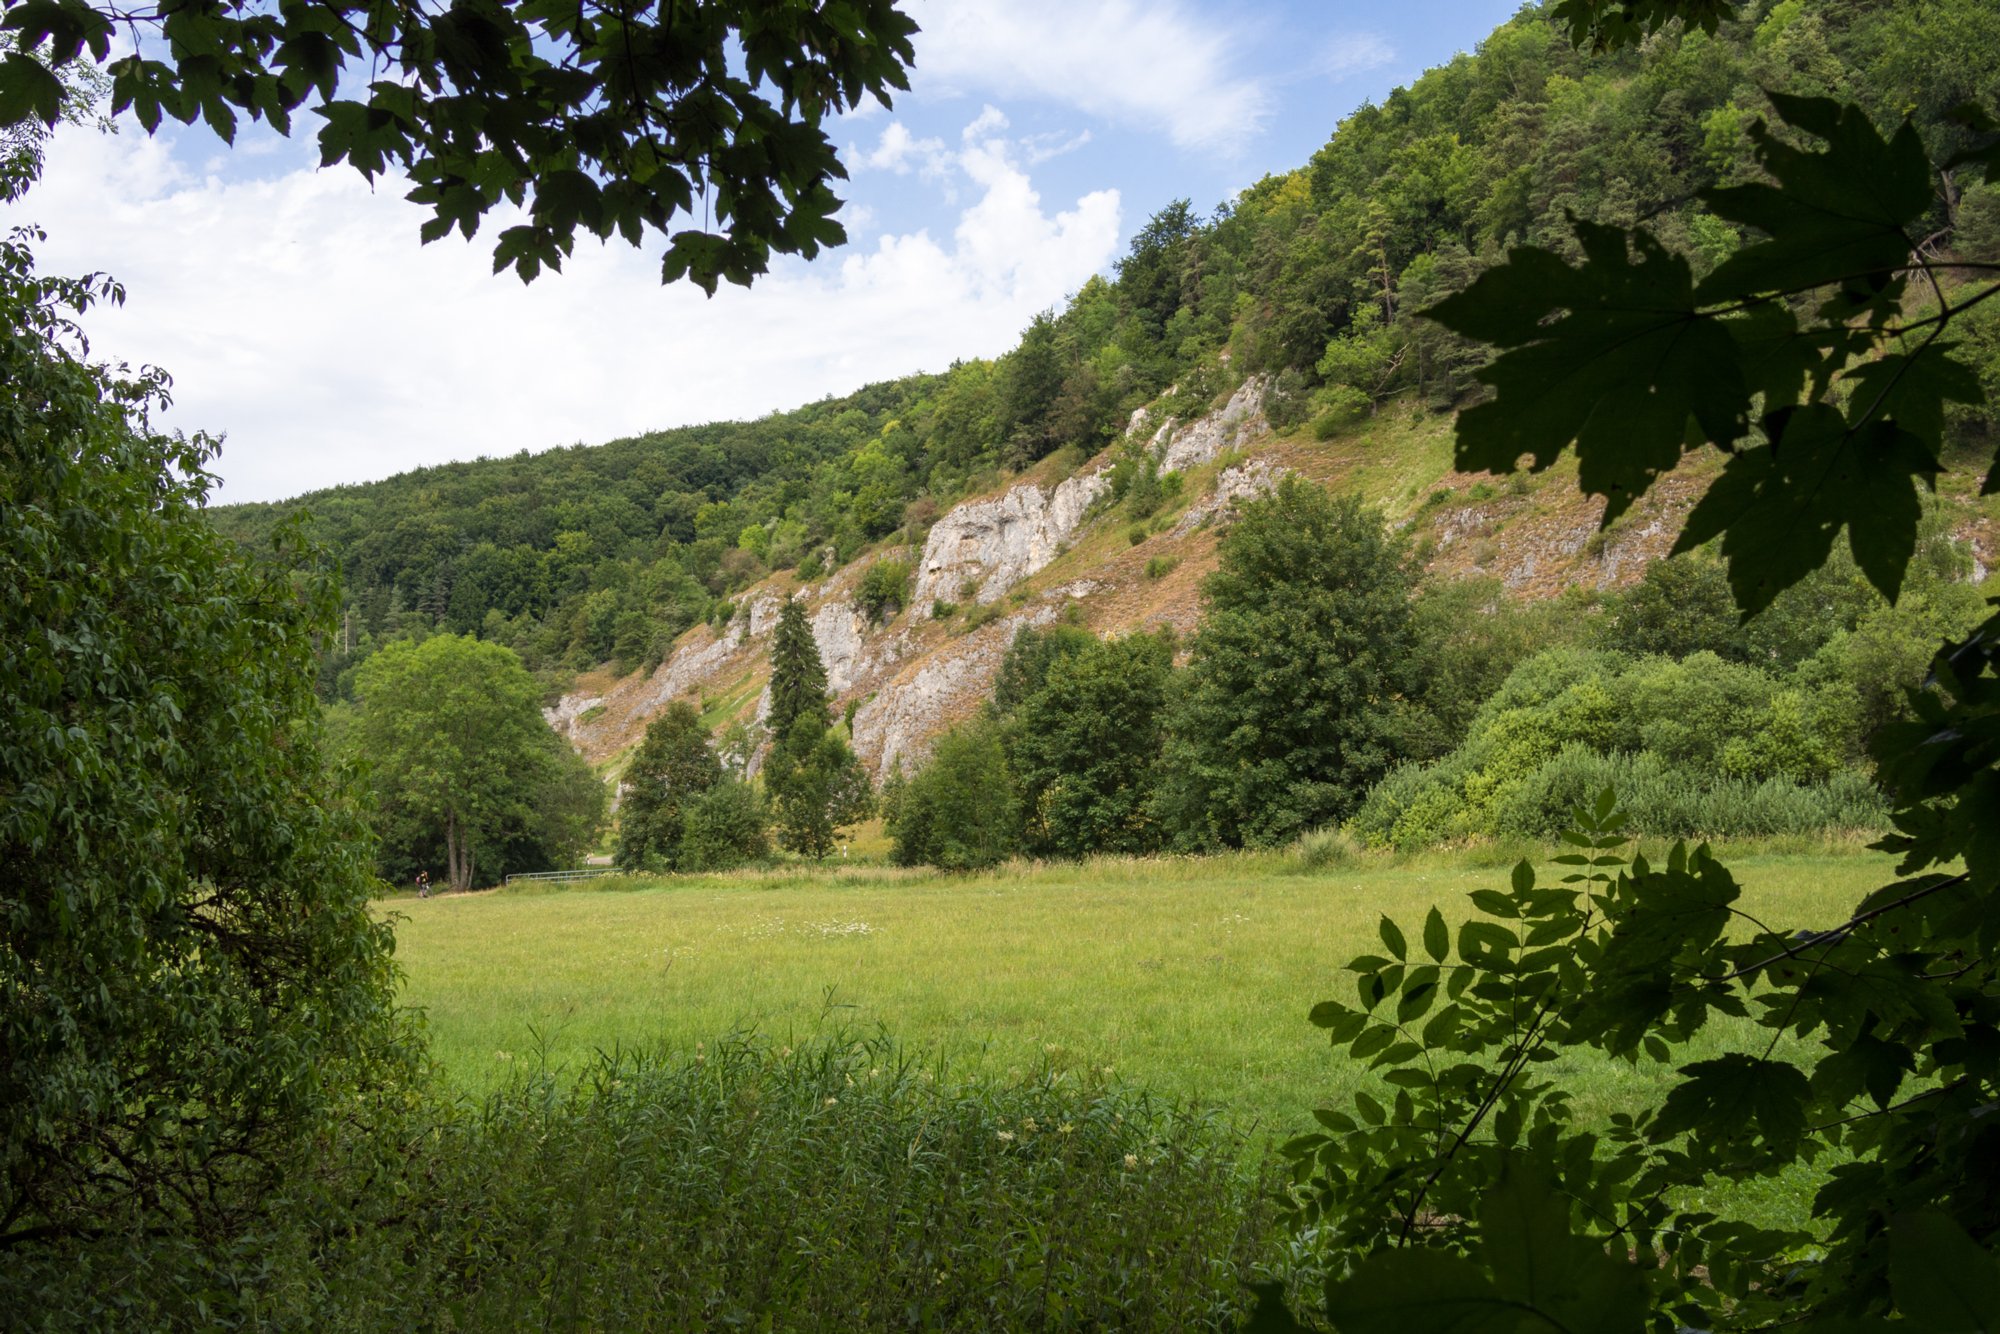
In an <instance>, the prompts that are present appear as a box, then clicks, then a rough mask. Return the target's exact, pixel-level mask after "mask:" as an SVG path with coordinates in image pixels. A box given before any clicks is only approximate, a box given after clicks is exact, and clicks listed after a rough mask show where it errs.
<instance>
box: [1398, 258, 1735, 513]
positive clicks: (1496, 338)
mask: <svg viewBox="0 0 2000 1334" xmlns="http://www.w3.org/2000/svg"><path fill="white" fill-rule="evenodd" d="M1575 225H1576V233H1577V237H1578V239H1579V240H1580V241H1581V242H1582V244H1583V248H1584V253H1585V261H1584V264H1583V266H1582V267H1581V268H1571V267H1570V266H1569V265H1568V264H1565V263H1563V262H1562V261H1561V260H1559V259H1557V258H1556V257H1555V256H1553V255H1551V254H1549V253H1548V252H1546V251H1538V250H1533V249H1517V250H1514V251H1512V252H1511V253H1510V255H1509V257H1508V262H1507V263H1506V264H1503V265H1501V266H1500V267H1499V268H1497V269H1493V270H1489V271H1488V272H1487V273H1486V274H1484V275H1482V276H1481V277H1480V278H1479V280H1478V281H1477V282H1475V283H1473V284H1472V286H1471V287H1469V288H1468V289H1466V290H1465V291H1464V292H1462V293H1459V294H1458V295H1456V296H1452V297H1448V298H1446V299H1445V300H1444V301H1442V302H1439V303H1438V304H1437V305H1435V306H1433V307H1431V308H1430V309H1429V310H1426V311H1425V312H1424V314H1425V315H1426V316H1427V317H1428V318H1430V319H1434V320H1436V321H1437V322H1439V323H1440V324H1443V325H1444V326H1445V327H1447V328H1449V329H1451V330H1452V331H1453V332H1455V333H1459V334H1463V335H1464V336H1466V337H1468V338H1476V339H1479V340H1481V341H1483V342H1489V343H1494V344H1496V345H1498V346H1500V347H1502V348H1506V349H1508V350H1507V351H1505V352H1503V353H1502V354H1501V356H1500V357H1499V358H1498V359H1496V360H1495V361H1494V362H1493V363H1492V365H1490V366H1488V367H1486V368H1485V369H1484V370H1482V371H1480V372H1479V379H1480V380H1481V381H1483V382H1484V383H1486V384H1488V385H1491V386H1492V387H1493V388H1494V390H1495V391H1496V392H1495V396H1494V398H1493V399H1492V400H1491V401H1489V402H1486V403H1481V404H1479V405H1478V406H1476V407H1473V408H1470V409H1468V410H1467V411H1465V412H1463V413H1461V414H1460V415H1459V418H1458V426H1457V451H1456V457H1457V464H1458V467H1460V468H1461V469H1464V470H1466V471H1472V472H1476V471H1486V472H1496V473H1498V472H1513V471H1514V470H1515V469H1516V468H1517V467H1518V466H1519V461H1520V459H1521V458H1522V456H1523V455H1526V456H1529V457H1530V459H1531V460H1532V462H1531V465H1530V466H1531V467H1532V468H1533V469H1535V470H1536V471H1540V470H1541V469H1544V468H1547V467H1548V466H1549V465H1551V464H1552V463H1554V462H1555V461H1556V458H1557V457H1558V456H1559V455H1560V454H1561V453H1562V451H1563V449H1564V448H1565V447H1567V446H1568V445H1570V444H1572V443H1574V444H1575V445H1576V449H1577V459H1578V481H1579V483H1580V485H1581V486H1582V487H1583V489H1584V490H1585V491H1586V492H1588V493H1590V494H1591V495H1598V496H1603V497H1604V498H1605V511H1604V518H1603V523H1604V524H1605V525H1607V526H1608V525H1609V524H1611V523H1612V522H1613V521H1614V520H1616V519H1617V518H1618V516H1619V515H1620V514H1623V513H1624V512H1625V510H1626V509H1627V508H1628V507H1629V506H1630V505H1631V504H1632V502H1633V501H1634V500H1635V499H1637V498H1638V497H1639V496H1640V495H1642V494H1643V493H1644V492H1645V490H1646V489H1647V488H1648V487H1649V486H1651V485H1652V483H1653V480H1654V479H1655V478H1657V477H1658V476H1660V474H1662V473H1665V472H1668V471H1670V470H1671V469H1672V468H1673V467H1674V466H1675V465H1676V464H1677V463H1679V462H1680V458H1681V454H1682V452H1683V450H1684V448H1685V446H1686V442H1687V437H1688V423H1689V420H1690V418H1692V419H1693V420H1694V421H1695V422H1696V423H1697V424H1698V425H1699V428H1700V431H1701V434H1702V436H1703V438H1706V439H1708V440H1712V441H1715V442H1716V443H1718V444H1727V443H1729V442H1731V441H1734V440H1736V439H1738V438H1739V437H1741V436H1742V435H1743V434H1744V432H1745V431H1746V430H1747V429H1748V415H1749V406H1750V394H1749V389H1748V387H1747V385H1746V383H1745V380H1744V377H1743V370H1742V366H1741V364H1740V363H1739V361H1738V357H1737V348H1736V343H1735V340H1734V339H1733V338H1731V336H1730V334H1729V333H1728V331H1727V330H1726V329H1725V328H1723V326H1722V324H1721V323H1720V322H1719V321H1716V320H1714V319H1711V318H1708V317H1706V316H1704V315H1701V314H1699V313H1698V312H1697V310H1696V303H1695V297H1694V279H1693V275H1692V272H1691V271H1690V270H1689V268H1688V264H1687V261H1686V260H1685V259H1683V258H1681V257H1680V256H1678V255H1673V254H1670V253H1668V252H1667V251H1666V250H1665V249H1664V248H1663V247H1662V246H1661V245H1660V244H1659V243H1658V242H1657V241H1655V240H1654V239H1653V238H1652V237H1650V236H1648V235H1646V234H1645V233H1643V232H1640V233H1633V234H1631V235H1630V236H1629V237H1628V235H1627V234H1626V233H1625V232H1622V231H1619V230H1618V229H1616V228H1612V227H1602V226H1598V225H1595V224H1592V223H1583V222H1578V223H1576V224H1575ZM1635 256H1636V259H1635Z"/></svg>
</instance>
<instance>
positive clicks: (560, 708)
mask: <svg viewBox="0 0 2000 1334" xmlns="http://www.w3.org/2000/svg"><path fill="white" fill-rule="evenodd" d="M603 702H604V697H603V696H602V695H564V696H563V697H562V698H561V699H559V700H557V701H556V703H555V707H554V708H551V709H543V710H542V717H543V718H544V719H545V720H547V722H548V725H549V729H550V730H551V731H553V732H554V733H555V734H556V735H557V736H568V735H569V734H570V731H571V729H572V728H574V727H575V725H576V720H577V719H578V718H580V717H582V716H583V715H584V714H586V713H588V712H590V710H592V709H594V708H596V707H597V706H598V705H600V704H602V703H603Z"/></svg>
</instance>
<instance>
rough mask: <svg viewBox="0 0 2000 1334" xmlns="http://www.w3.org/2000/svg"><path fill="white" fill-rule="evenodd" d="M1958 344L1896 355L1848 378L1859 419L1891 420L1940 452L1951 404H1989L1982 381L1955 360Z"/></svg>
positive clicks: (1863, 367) (1861, 368)
mask: <svg viewBox="0 0 2000 1334" xmlns="http://www.w3.org/2000/svg"><path fill="white" fill-rule="evenodd" d="M1955 346H1957V345H1956V344H1954V343H1930V344H1927V345H1926V346H1924V347H1922V348H1920V349H1918V350H1917V351H1916V352H1914V353H1909V354H1904V353H1901V352H1892V353H1890V354H1889V355H1888V356H1885V357H1878V358H1876V359H1875V360H1873V361H1870V362H1867V363H1865V364H1864V365H1861V366H1858V367H1856V368H1855V369H1854V370H1852V371H1849V372H1848V373H1847V374H1846V375H1845V376H1843V377H1842V381H1843V383H1845V384H1847V385H1849V386H1850V387H1851V388H1852V389H1853V395H1852V398H1851V400H1850V401H1851V405H1852V409H1853V411H1854V413H1855V415H1856V419H1857V420H1861V421H1870V420H1874V419H1877V418H1891V419H1893V420H1894V421H1895V422H1896V424H1897V425H1899V426H1901V427H1902V428H1903V429H1904V430H1906V431H1909V432H1910V433H1911V434H1912V435H1915V436H1916V437H1917V439H1918V440H1919V441H1920V442H1921V443H1922V444H1923V445H1924V446H1925V447H1926V448H1928V449H1930V450H1932V451H1933V452H1935V451H1936V450H1938V449H1940V448H1942V446H1943V443H1944V412H1945V406H1944V405H1945V404H1946V403H1962V404H1967V405H1978V404H1981V403H1984V402H1985V401H1986V391H1985V389H1984V388H1982V387H1981V385H1980V383H1979V377H1978V376H1977V375H1974V374H1973V373H1972V370H1971V369H1970V368H1969V367H1967V366H1966V365H1965V364H1964V363H1962V362H1960V361H1959V360H1958V359H1957V358H1956V357H1953V356H1952V355H1951V352H1952V349H1953V348H1954V347H1955Z"/></svg>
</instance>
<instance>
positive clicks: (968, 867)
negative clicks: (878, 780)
mask: <svg viewBox="0 0 2000 1334" xmlns="http://www.w3.org/2000/svg"><path fill="white" fill-rule="evenodd" d="M898 772H899V773H900V770H899V771H898ZM889 834H890V836H891V837H892V838H893V839H894V840H895V851H894V853H893V854H892V855H893V858H894V860H895V862H896V864H897V865H898V866H926V865H928V866H939V867H943V868H944V869H945V870H947V871H975V870H979V869H980V868H982V867H987V866H992V865H995V864H997V863H999V862H1003V861H1005V860H1006V859H1007V858H1009V857H1011V856H1013V855H1014V852H1015V849H1017V848H1018V847H1019V846H1020V841H1021V803H1020V799H1019V798H1018V797H1016V796H1015V794H1014V779H1013V776H1012V775H1011V774H1010V773H1009V772H1008V769H1007V755H1006V751H1005V749H1004V748H1003V747H1002V745H1001V742H1000V738H999V736H998V734H997V733H996V731H995V730H994V728H993V726H992V725H991V724H979V723H975V724H973V725H972V726H970V727H962V728H958V729H956V730H954V731H951V732H948V733H946V734H945V735H944V736H943V737H941V738H939V740H938V743H937V749H936V750H935V752H933V754H932V756H931V762H930V763H929V764H927V765H925V766H924V767H923V769H921V770H920V771H919V772H918V773H917V775H916V776H915V777H914V778H910V779H908V780H906V781H904V782H902V783H900V784H899V785H898V787H897V789H896V793H895V801H894V807H893V810H892V811H891V813H890V817H889Z"/></svg>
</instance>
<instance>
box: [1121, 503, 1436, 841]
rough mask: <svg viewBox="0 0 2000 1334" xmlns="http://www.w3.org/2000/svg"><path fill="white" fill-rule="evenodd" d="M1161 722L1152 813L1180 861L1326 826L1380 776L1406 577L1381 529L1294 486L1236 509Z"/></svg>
mask: <svg viewBox="0 0 2000 1334" xmlns="http://www.w3.org/2000/svg"><path fill="white" fill-rule="evenodd" d="M1205 589H1206V592H1207V595H1208V610H1207V618H1206V619H1205V620H1204V621H1203V623H1202V627H1201V629H1200V631H1198V632H1197V633H1196V635H1195V637H1194V643H1193V648H1192V652H1191V657H1190V660H1189V663H1188V666H1187V670H1186V673H1185V679H1184V681H1183V683H1182V686H1181V688H1180V693H1179V697H1178V699H1177V701H1176V703H1175V705H1174V708H1173V713H1172V717H1171V720H1170V722H1169V724H1168V732H1169V740H1168V743H1167V758H1166V763H1165V777H1164V780H1163V787H1162V790H1161V797H1160V811H1161V814H1162V818H1163V819H1164V820H1165V822H1166V824H1167V826H1168V828H1169V829H1170V830H1171V831H1172V833H1173V837H1174V839H1175V841H1176V842H1177V843H1179V844H1180V845H1181V846H1183V847H1190V848H1201V847H1213V846H1218V845H1221V846H1230V847H1235V846H1241V845H1243V844H1269V843H1275V842H1279V841H1282V840H1284V839H1287V838H1291V837H1293V836H1295V835H1296V834H1298V833H1299V832H1300V831H1302V830H1305V829H1311V828H1315V827H1317V826H1319V825H1321V824H1325V823H1327V822H1329V821H1337V820H1339V819H1341V818H1342V817H1344V816H1346V815H1347V814H1349V813H1350V812H1351V811H1353V809H1354V808H1355V806H1356V805H1358V804H1359V802H1360V800H1361V798H1362V796H1363V794H1365V793H1366V792H1367V790H1368V787H1369V785H1370V784H1371V783H1372V782H1374V780H1375V779H1376V778H1378V777H1380V776H1381V774H1382V773H1383V771H1384V770H1385V769H1387V768H1388V765H1389V761H1390V759H1391V750H1390V744H1391V738H1392V736H1393V734H1394V720H1395V708H1396V699H1397V697H1398V696H1399V695H1400V694H1402V693H1403V692H1404V689H1405V686H1406V684H1407V683H1406V681H1405V680H1404V677H1405V674H1406V672H1407V671H1408V666H1409V658H1410V576H1409V572H1408V570H1407V569H1406V567H1405V563H1404V559H1403V555H1402V552H1401V551H1400V549H1399V548H1398V547H1397V545H1396V543H1395V542H1394V541H1393V540H1392V539H1391V538H1390V536H1389V534H1388V532H1387V531H1386V530H1385V529H1384V527H1383V524H1382V519H1381V516H1380V515H1378V514H1377V513H1375V512H1374V511H1373V510H1369V509H1366V508H1364V507H1363V506H1362V505H1361V503H1360V502H1359V501H1358V500H1355V499H1353V498H1352V497H1348V498H1343V499H1335V498H1334V497H1332V496H1331V495H1329V494H1327V492H1326V491H1324V490H1322V489H1321V488H1319V487H1317V486H1314V485H1313V484H1311V483H1309V482H1305V481H1301V480H1299V479H1298V478H1286V479H1285V481H1284V482H1283V483H1282V484H1281V485H1280V486H1279V489H1278V492H1277V494H1276V495H1274V496H1271V497H1269V498H1267V499H1264V500H1259V501H1254V502H1252V503H1251V504H1249V505H1247V506H1245V507H1244V512H1243V517H1242V519H1241V520H1239V521H1238V522H1237V524H1236V525H1235V526H1234V527H1233V528H1231V529H1230V531H1229V532H1228V533H1227V534H1226V535H1225V536H1224V537H1223V540H1222V547H1221V564H1220V566H1219V568H1218V569H1217V570H1216V571H1215V573H1214V574H1212V575H1211V576H1209V579H1208V582H1207V584H1206V586H1205Z"/></svg>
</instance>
